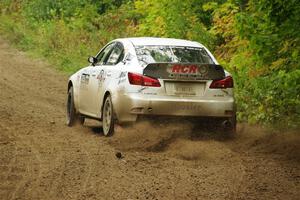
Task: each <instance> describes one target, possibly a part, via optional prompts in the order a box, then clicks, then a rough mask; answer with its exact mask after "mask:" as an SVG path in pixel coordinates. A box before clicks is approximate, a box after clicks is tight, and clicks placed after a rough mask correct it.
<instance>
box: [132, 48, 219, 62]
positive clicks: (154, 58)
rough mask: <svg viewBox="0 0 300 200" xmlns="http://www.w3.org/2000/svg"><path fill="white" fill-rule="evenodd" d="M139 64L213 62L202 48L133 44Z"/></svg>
mask: <svg viewBox="0 0 300 200" xmlns="http://www.w3.org/2000/svg"><path fill="white" fill-rule="evenodd" d="M135 50H136V54H137V57H138V60H139V62H141V64H149V63H157V62H159V63H163V62H168V63H169V62H171V63H202V64H214V62H213V61H212V59H211V57H210V56H209V55H208V53H207V52H206V51H205V49H204V48H198V47H179V46H135Z"/></svg>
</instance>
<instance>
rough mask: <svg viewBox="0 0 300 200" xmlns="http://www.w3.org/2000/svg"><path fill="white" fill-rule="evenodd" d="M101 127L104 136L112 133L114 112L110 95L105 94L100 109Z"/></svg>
mask: <svg viewBox="0 0 300 200" xmlns="http://www.w3.org/2000/svg"><path fill="white" fill-rule="evenodd" d="M102 112H103V114H102V116H103V117H102V129H103V134H104V135H105V136H112V135H113V133H114V125H115V122H114V114H113V113H114V112H113V104H112V101H111V97H110V96H107V97H106V98H105V101H104V105H103V110H102Z"/></svg>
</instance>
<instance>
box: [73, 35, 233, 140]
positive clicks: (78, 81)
mask: <svg viewBox="0 0 300 200" xmlns="http://www.w3.org/2000/svg"><path fill="white" fill-rule="evenodd" d="M88 61H89V63H90V65H89V66H87V67H84V68H82V69H80V70H79V71H77V72H76V73H75V74H73V75H72V76H71V77H70V78H69V81H68V97H67V125H68V126H72V125H73V124H74V122H75V121H77V120H79V121H80V122H81V123H83V122H84V119H85V118H92V119H97V120H100V121H102V124H103V125H102V126H103V134H104V135H105V136H111V135H112V134H113V132H114V125H115V122H117V123H119V124H122V123H126V122H135V121H136V120H137V119H138V118H139V117H140V116H173V117H199V119H200V118H211V119H218V120H219V121H220V122H221V123H220V126H223V127H224V128H226V129H229V130H230V131H234V130H235V126H236V120H235V115H236V113H235V102H234V97H233V79H232V77H231V76H230V74H229V73H228V72H227V71H225V70H224V69H223V68H222V66H220V65H219V64H218V62H217V60H216V59H215V58H214V56H213V55H212V54H211V53H210V51H209V50H208V49H207V48H206V47H205V46H203V45H202V44H200V43H198V42H194V41H187V40H179V39H169V38H151V37H140V38H122V39H116V40H113V41H111V42H109V43H108V44H107V45H106V46H104V47H103V48H102V49H101V50H100V51H99V52H98V53H97V55H95V56H94V57H89V59H88Z"/></svg>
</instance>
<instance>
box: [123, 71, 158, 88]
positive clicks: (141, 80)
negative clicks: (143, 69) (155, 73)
mask: <svg viewBox="0 0 300 200" xmlns="http://www.w3.org/2000/svg"><path fill="white" fill-rule="evenodd" d="M128 80H129V83H130V84H131V85H142V86H149V87H160V83H159V81H158V80H157V79H155V78H151V77H148V76H143V75H141V74H135V73H131V72H128Z"/></svg>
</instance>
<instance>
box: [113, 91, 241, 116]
mask: <svg viewBox="0 0 300 200" xmlns="http://www.w3.org/2000/svg"><path fill="white" fill-rule="evenodd" d="M113 104H114V106H115V108H114V109H115V112H116V115H117V118H118V121H119V122H134V121H136V119H137V116H138V115H167V116H195V117H196V116H199V117H231V116H233V115H234V114H235V103H234V98H233V97H226V98H215V99H200V98H193V99H192V98H180V97H175V96H157V95H144V94H140V93H129V94H122V95H119V96H118V97H116V98H113Z"/></svg>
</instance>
